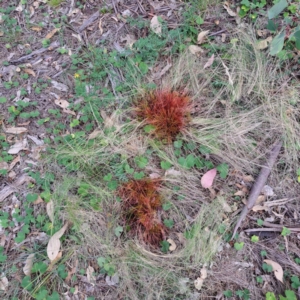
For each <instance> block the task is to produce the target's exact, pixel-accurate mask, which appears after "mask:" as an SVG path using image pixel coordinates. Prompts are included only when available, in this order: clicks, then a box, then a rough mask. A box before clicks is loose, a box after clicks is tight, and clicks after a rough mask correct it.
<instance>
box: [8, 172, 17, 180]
mask: <svg viewBox="0 0 300 300" xmlns="http://www.w3.org/2000/svg"><path fill="white" fill-rule="evenodd" d="M16 175H17V174H16V172H15V171H10V172H9V173H8V178H9V179H10V180H13V179H15V178H16Z"/></svg>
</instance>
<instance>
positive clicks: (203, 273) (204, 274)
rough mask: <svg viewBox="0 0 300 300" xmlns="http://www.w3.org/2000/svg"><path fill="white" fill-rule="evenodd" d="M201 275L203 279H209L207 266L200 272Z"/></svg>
mask: <svg viewBox="0 0 300 300" xmlns="http://www.w3.org/2000/svg"><path fill="white" fill-rule="evenodd" d="M200 273H201V279H206V278H207V270H206V268H205V266H204V267H203V268H202V269H201V270H200Z"/></svg>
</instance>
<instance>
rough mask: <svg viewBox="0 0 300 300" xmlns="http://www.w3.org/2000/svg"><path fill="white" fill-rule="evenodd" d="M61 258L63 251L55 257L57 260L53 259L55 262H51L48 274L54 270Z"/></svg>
mask: <svg viewBox="0 0 300 300" xmlns="http://www.w3.org/2000/svg"><path fill="white" fill-rule="evenodd" d="M61 258H62V251H60V252H59V253H58V254H57V256H56V257H55V259H53V260H52V261H51V263H50V264H49V266H48V269H47V271H48V272H49V271H51V270H52V269H53V267H54V266H55V264H56V263H57V262H58V261H59V260H60V259H61Z"/></svg>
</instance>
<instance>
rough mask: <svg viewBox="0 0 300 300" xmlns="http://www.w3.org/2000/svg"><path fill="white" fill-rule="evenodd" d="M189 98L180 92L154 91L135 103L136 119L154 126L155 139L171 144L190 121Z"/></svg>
mask: <svg viewBox="0 0 300 300" xmlns="http://www.w3.org/2000/svg"><path fill="white" fill-rule="evenodd" d="M190 102H191V101H190V97H188V96H187V95H186V94H184V93H182V92H176V91H167V90H166V91H164V90H156V91H153V92H148V93H147V94H145V95H144V96H143V98H142V99H140V98H139V99H137V101H136V114H137V117H138V119H140V120H143V121H145V123H146V124H148V125H153V126H154V128H155V129H154V134H155V136H156V137H157V138H159V139H161V140H164V141H166V142H168V143H171V142H172V141H173V140H174V139H175V137H176V136H177V134H178V133H180V132H182V131H183V130H184V128H186V126H187V125H188V123H189V119H190V109H191V105H190Z"/></svg>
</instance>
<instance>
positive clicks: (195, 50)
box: [189, 45, 204, 55]
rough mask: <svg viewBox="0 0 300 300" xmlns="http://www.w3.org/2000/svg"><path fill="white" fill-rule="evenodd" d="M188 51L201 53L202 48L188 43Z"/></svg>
mask: <svg viewBox="0 0 300 300" xmlns="http://www.w3.org/2000/svg"><path fill="white" fill-rule="evenodd" d="M189 51H190V52H191V53H192V54H195V55H197V54H198V53H203V52H204V50H203V49H202V48H201V47H199V46H196V45H190V46H189Z"/></svg>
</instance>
